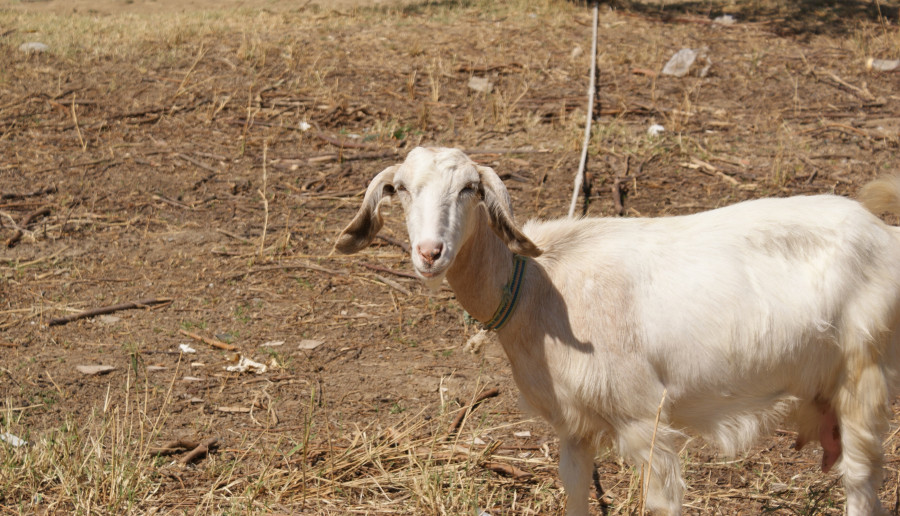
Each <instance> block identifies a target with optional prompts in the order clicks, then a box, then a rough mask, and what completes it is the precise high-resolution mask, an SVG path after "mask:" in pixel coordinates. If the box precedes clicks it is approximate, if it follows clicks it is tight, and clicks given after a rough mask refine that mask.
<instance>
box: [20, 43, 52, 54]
mask: <svg viewBox="0 0 900 516" xmlns="http://www.w3.org/2000/svg"><path fill="white" fill-rule="evenodd" d="M48 50H50V47H48V46H47V45H46V44H45V43H41V42H40V41H29V42H27V43H22V44H21V45H19V52H24V53H26V54H43V53H44V52H46V51H48Z"/></svg>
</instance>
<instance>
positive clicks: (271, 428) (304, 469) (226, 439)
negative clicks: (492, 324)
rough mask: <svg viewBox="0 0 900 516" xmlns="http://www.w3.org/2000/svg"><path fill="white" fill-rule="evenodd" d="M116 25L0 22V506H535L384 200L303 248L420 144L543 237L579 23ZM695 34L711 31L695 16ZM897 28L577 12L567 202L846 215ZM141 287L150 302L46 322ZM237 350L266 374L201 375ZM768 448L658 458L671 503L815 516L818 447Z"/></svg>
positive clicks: (877, 146)
mask: <svg viewBox="0 0 900 516" xmlns="http://www.w3.org/2000/svg"><path fill="white" fill-rule="evenodd" d="M123 4H124V5H125V6H126V7H123V8H122V9H120V10H114V11H113V12H106V11H102V10H98V11H91V10H86V11H85V10H81V11H78V12H77V13H74V14H73V13H64V14H56V13H55V12H54V11H53V10H52V9H51V10H47V9H39V7H41V4H35V5H31V4H28V3H18V2H6V3H4V4H0V244H2V247H0V303H2V304H0V409H2V410H0V434H3V435H4V438H5V441H0V514H34V513H40V514H69V513H80V514H123V513H131V514H171V513H175V514H208V513H226V514H237V513H241V514H243V513H260V514H351V513H352V514H382V513H398V514H479V512H480V511H482V510H484V511H486V512H487V513H489V514H492V515H497V514H557V513H559V512H561V511H562V510H563V508H564V496H563V495H562V490H561V488H560V485H559V482H558V480H557V476H556V467H555V464H556V460H557V458H558V456H557V442H556V439H555V438H554V436H553V433H552V432H551V430H550V429H549V427H547V426H546V425H545V424H543V423H542V422H540V421H536V420H533V419H531V418H530V417H529V416H527V415H525V414H522V413H521V412H520V411H519V410H518V408H517V403H516V398H517V395H516V389H515V386H514V385H513V384H512V381H511V379H510V373H509V369H508V365H507V363H506V359H505V357H503V356H502V352H501V350H500V349H499V347H498V346H496V345H489V346H487V348H486V350H485V351H484V352H483V353H482V354H478V355H472V354H469V353H467V352H465V351H463V349H462V347H463V344H464V343H465V342H466V340H467V338H468V337H469V336H471V335H472V334H473V333H474V329H473V328H471V327H467V326H466V325H465V322H464V318H463V313H462V311H461V309H460V307H459V305H458V304H457V303H456V302H455V301H454V298H453V295H452V293H451V292H450V291H449V290H447V289H444V290H442V291H441V292H439V293H437V294H429V293H427V292H425V291H423V290H422V289H421V287H420V286H419V285H418V284H417V283H416V281H415V280H413V279H410V278H408V277H406V276H404V275H403V274H405V273H409V272H410V270H411V268H410V265H409V261H408V259H407V256H406V252H405V251H404V250H403V249H402V247H403V245H405V234H404V229H403V224H402V220H401V215H402V214H401V213H400V210H399V209H397V208H393V209H390V210H388V211H389V212H390V213H389V214H388V226H387V228H386V230H385V231H384V233H383V234H385V235H386V236H387V237H388V238H387V239H385V240H379V241H378V242H377V244H376V245H375V246H374V247H372V248H371V249H369V250H368V251H366V252H365V253H364V254H362V255H359V256H355V257H344V256H337V255H332V253H331V246H332V244H333V241H334V238H335V236H336V235H337V233H338V231H339V230H340V229H341V228H342V227H343V225H344V224H345V223H346V222H347V221H349V219H350V218H351V216H352V214H353V213H354V212H355V209H356V207H357V205H358V203H359V201H360V199H361V193H362V191H363V189H364V187H365V185H366V184H367V181H368V179H369V178H371V177H372V176H373V175H374V174H375V173H377V172H378V171H380V170H381V169H383V168H384V167H385V166H387V165H389V164H393V163H395V162H397V161H399V160H401V159H402V158H403V156H404V155H405V153H406V152H407V151H408V150H409V149H411V148H412V147H414V146H416V145H418V144H440V145H447V146H457V147H461V148H465V149H468V150H469V152H470V153H472V155H473V157H474V158H475V159H476V160H478V161H479V162H481V163H484V164H488V165H490V166H492V167H494V168H495V169H496V170H497V171H498V172H499V173H500V174H501V175H503V177H504V179H505V181H506V184H507V187H508V188H509V189H510V191H511V194H512V196H513V201H514V206H515V209H516V212H517V215H518V217H519V219H520V220H523V219H526V218H531V217H556V216H563V215H564V214H565V212H566V210H567V206H568V202H569V198H570V195H571V181H572V178H573V176H574V171H575V170H576V168H577V163H578V154H579V147H580V142H581V139H582V131H583V123H584V116H585V107H584V106H585V104H586V99H585V92H586V89H587V88H586V87H587V82H588V77H587V76H588V73H587V72H588V69H589V57H588V55H587V54H588V53H589V52H588V51H589V49H590V33H591V27H590V24H591V14H590V10H589V9H587V8H586V7H584V6H582V5H578V4H574V3H567V2H563V1H558V0H544V1H540V0H534V1H525V0H518V1H511V2H503V3H494V2H487V1H478V0H475V1H471V2H465V1H462V2H432V3H422V4H418V3H411V4H410V5H407V6H405V7H394V8H387V7H375V8H366V7H358V8H353V9H349V10H348V9H345V10H342V11H331V10H327V9H323V8H321V7H317V6H315V5H312V4H306V5H299V4H298V5H297V6H285V5H284V4H283V3H282V4H279V5H278V6H277V8H276V7H273V4H266V3H265V2H258V5H257V8H250V7H248V6H247V5H252V4H247V5H245V6H244V7H242V8H240V9H237V10H227V11H226V10H204V9H199V8H198V9H199V10H180V11H171V12H170V11H166V10H160V11H157V12H140V13H138V14H133V13H131V12H129V10H128V8H127V5H128V4H126V3H124V2H123ZM878 9H880V12H881V15H882V16H881V17H880V16H879V11H878ZM723 13H729V14H732V15H733V16H734V17H735V18H736V20H737V23H735V24H734V25H730V26H722V25H719V24H714V23H712V19H713V18H715V17H716V16H718V15H720V14H723ZM896 14H897V8H896V5H895V4H890V3H888V4H876V3H872V4H870V3H855V2H846V1H841V2H837V3H830V4H825V5H820V4H817V3H810V2H802V3H789V4H787V5H780V4H776V3H774V2H773V3H767V2H766V1H765V0H757V1H753V2H749V1H748V2H745V3H739V4H731V3H728V4H726V3H718V2H716V1H710V2H708V3H702V4H701V3H696V4H695V3H684V4H679V3H674V4H673V3H668V4H667V5H665V6H664V7H662V6H654V5H647V4H632V5H629V6H626V7H620V8H617V9H610V8H608V7H603V8H601V13H600V41H599V57H598V65H599V71H598V96H597V99H598V105H597V106H596V110H595V121H596V122H595V124H596V125H595V128H594V131H593V136H592V139H591V143H590V161H589V166H588V172H589V189H590V197H589V203H588V205H587V206H586V212H587V213H588V214H590V215H602V216H617V215H619V213H621V214H622V215H624V216H629V217H630V216H657V215H659V216H671V215H679V214H686V213H692V212H696V211H700V210H706V209H710V208H715V207H717V206H722V205H726V204H730V203H734V202H737V201H740V200H743V199H749V198H755V197H762V196H786V195H792V194H812V193H819V192H835V193H838V194H841V195H853V194H854V192H855V191H856V190H857V188H858V187H859V186H860V185H861V184H863V183H864V182H866V181H868V180H870V179H871V178H873V177H875V176H876V175H878V174H879V173H883V172H886V171H894V170H897V169H898V157H897V147H898V141H900V137H898V128H900V108H898V100H900V97H898V94H897V88H896V86H897V84H898V80H900V75H898V74H897V73H879V72H872V71H868V70H867V69H866V66H865V63H866V59H867V58H869V57H875V58H890V59H894V58H898V57H900V37H898V33H897V26H896ZM28 41H41V42H44V43H46V44H48V45H49V50H48V51H47V52H45V53H41V54H25V53H22V52H20V51H19V50H18V47H19V45H20V44H22V43H24V42H28ZM682 47H691V48H700V47H707V48H708V52H707V53H708V56H709V60H710V62H711V67H710V69H709V73H708V75H707V76H705V77H698V76H696V75H689V76H687V77H684V78H673V77H664V76H658V74H657V72H659V70H660V69H661V68H662V66H663V64H664V63H665V62H666V60H668V58H669V57H670V56H671V55H672V54H673V53H674V52H675V51H677V50H678V49H680V48H682ZM472 77H478V78H486V79H488V80H489V81H490V83H491V84H492V89H491V91H489V92H478V91H475V90H472V89H470V88H469V87H468V84H469V80H470V79H471V78H472ZM653 123H656V124H661V125H663V126H664V127H665V132H664V133H662V134H661V135H660V136H659V137H656V138H652V137H649V136H648V135H647V129H648V127H649V126H650V125H651V124H653ZM306 124H308V125H309V128H308V129H306V130H303V129H304V128H305V127H306ZM623 177H624V178H625V179H624V180H622V178H623ZM617 178H619V179H620V180H619V181H616V179H617ZM613 190H616V191H618V192H619V195H620V197H621V198H622V199H623V205H622V206H621V208H620V207H618V206H617V205H616V203H615V201H614V195H613ZM691 295H703V293H702V292H696V293H691ZM148 299H152V300H157V301H163V302H162V303H160V304H156V305H153V306H146V307H142V308H139V309H132V310H126V311H118V312H115V313H113V314H109V315H106V316H102V317H93V318H86V319H79V320H75V321H72V322H69V323H68V324H59V325H53V326H50V325H48V323H49V322H50V321H51V320H52V319H54V318H58V317H63V316H67V315H73V314H77V313H79V312H82V311H84V310H88V309H92V308H98V307H103V306H109V305H114V304H117V303H125V302H146V300H148ZM188 334H192V335H193V336H190V335H188ZM198 337H203V338H205V339H207V340H206V341H202V340H198ZM210 342H212V343H213V344H215V345H217V346H220V347H215V346H214V345H211V344H210ZM278 343H280V344H278ZM183 344H187V345H189V346H191V347H193V348H194V349H195V350H196V353H183V352H181V351H180V346H181V345H183ZM222 347H227V348H230V349H221V348H222ZM303 348H310V349H303ZM241 356H243V357H247V358H250V359H253V360H255V361H257V362H259V363H262V364H264V365H266V366H267V370H266V371H265V372H264V373H260V374H257V373H254V372H253V371H248V372H244V373H240V372H231V371H227V370H226V369H225V367H227V366H231V365H234V364H235V362H236V361H237V360H238V358H239V357H241ZM85 365H93V366H96V365H103V366H112V367H114V369H112V370H111V371H110V372H108V373H106V374H85V373H83V372H81V371H79V369H78V366H85ZM492 389H496V390H497V392H498V393H499V394H498V395H497V396H495V397H490V398H486V399H484V400H483V401H482V402H481V403H480V404H477V405H476V406H475V407H474V408H473V409H472V410H471V411H470V412H468V413H467V412H465V408H466V407H471V406H472V405H473V401H474V400H476V399H478V398H479V396H482V395H483V394H484V393H485V392H488V391H491V390H492ZM459 414H468V415H467V416H466V417H465V419H464V420H463V421H462V422H461V423H460V421H459V419H458V417H457V416H458V415H459ZM898 423H900V418H898V420H897V421H895V422H894V425H893V426H892V428H896V427H897V424H898ZM10 435H15V436H18V437H20V438H22V439H24V440H26V441H28V443H29V444H27V445H24V446H18V447H16V446H13V445H12V444H11V442H10V441H12V438H11V437H10ZM204 442H206V443H209V444H210V446H209V452H208V453H195V454H193V455H192V456H188V453H189V452H190V451H191V450H192V449H193V448H194V446H196V445H198V444H203V443H204ZM792 443H793V434H792V430H791V429H790V428H784V429H781V430H779V432H777V434H776V435H774V436H772V437H770V438H767V439H765V440H762V441H761V442H760V443H759V445H758V446H757V447H756V448H754V449H753V450H751V451H750V452H749V453H747V454H746V455H745V456H741V457H736V458H729V457H721V456H719V455H717V454H716V452H715V450H713V449H711V448H710V447H708V446H707V445H706V444H704V443H703V442H702V441H699V440H691V441H689V442H687V443H686V446H685V449H684V452H683V457H684V460H685V473H686V477H687V480H688V482H689V491H688V493H687V496H686V500H685V503H686V511H687V512H688V513H689V514H753V513H763V512H771V513H775V514H840V513H841V509H842V503H843V498H842V493H841V490H840V488H839V479H838V478H836V477H835V475H834V474H830V475H823V474H822V473H821V472H820V471H819V469H818V462H819V460H820V459H819V457H820V454H821V452H820V451H819V450H818V449H814V448H815V447H813V446H809V447H807V449H805V450H803V451H802V452H796V451H794V450H793V449H792V447H791V445H792ZM898 444H900V438H897V437H894V436H891V437H890V438H888V440H887V441H886V445H885V446H886V451H887V475H886V477H887V481H886V484H885V487H884V490H883V491H882V500H883V501H884V502H885V504H887V505H888V506H889V507H895V506H896V504H897V499H898V495H897V491H898V488H900V482H898V478H900V469H898V461H900V452H898V450H897V447H898ZM199 451H200V452H202V451H203V450H199ZM597 466H598V479H599V483H600V484H601V485H602V487H603V489H604V490H605V491H606V493H605V494H604V495H603V496H601V497H598V498H599V499H597V500H594V501H593V502H592V504H593V509H594V510H595V511H596V512H597V513H598V514H599V513H608V514H633V513H639V512H640V510H641V506H640V499H641V497H640V492H639V472H636V471H634V470H633V469H632V468H631V467H630V466H629V465H627V464H623V463H621V462H618V461H617V460H616V459H615V458H614V456H609V455H600V456H598V459H597Z"/></svg>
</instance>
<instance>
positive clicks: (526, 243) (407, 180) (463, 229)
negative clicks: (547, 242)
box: [335, 147, 540, 287]
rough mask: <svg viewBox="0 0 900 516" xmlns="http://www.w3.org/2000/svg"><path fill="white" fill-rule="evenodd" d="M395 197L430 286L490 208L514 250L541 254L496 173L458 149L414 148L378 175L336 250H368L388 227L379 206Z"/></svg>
mask: <svg viewBox="0 0 900 516" xmlns="http://www.w3.org/2000/svg"><path fill="white" fill-rule="evenodd" d="M392 195H393V196H397V197H399V198H400V201H401V202H402V203H403V209H404V211H405V212H406V226H407V229H408V231H409V241H410V245H411V253H412V262H413V266H414V267H415V269H416V273H417V274H418V275H419V276H420V277H421V278H422V280H423V281H424V282H425V283H426V285H428V286H431V287H436V286H437V285H439V284H440V282H441V280H442V279H443V278H444V275H445V274H446V273H447V270H448V269H449V268H450V266H451V264H452V263H453V260H454V259H455V258H456V256H457V253H458V252H459V250H460V249H461V248H462V247H463V245H465V243H466V241H467V240H468V239H469V237H471V235H472V233H473V232H474V231H475V226H476V224H477V221H478V220H479V216H478V215H479V210H482V209H484V208H487V214H488V215H489V217H488V218H489V220H490V223H491V226H492V227H493V229H494V231H495V233H496V234H497V235H498V236H500V238H502V239H503V240H504V241H505V242H506V244H507V245H508V246H509V248H510V249H511V250H513V251H514V252H518V253H520V254H526V255H529V256H537V255H539V254H540V250H539V249H538V248H537V247H536V246H535V245H534V244H533V243H532V242H531V241H530V240H529V239H528V238H527V237H525V235H523V234H522V233H521V232H520V231H519V230H518V228H516V227H515V225H514V223H513V221H512V215H511V210H510V202H509V194H508V193H507V191H506V188H505V187H504V186H503V182H502V181H500V178H499V177H497V174H495V173H494V171H493V170H491V169H490V168H488V167H482V166H479V165H477V164H475V163H474V162H473V161H472V160H470V159H469V158H468V156H466V155H465V154H463V153H462V151H459V150H457V149H434V148H422V147H418V148H416V149H413V150H412V151H411V152H410V153H409V155H408V156H407V157H406V161H404V162H403V163H402V164H400V165H394V166H392V167H388V168H387V169H385V170H383V171H382V172H381V173H380V174H378V175H377V176H375V178H374V179H373V180H372V182H371V183H370V184H369V187H368V189H367V190H366V196H365V198H364V199H363V204H362V206H361V207H360V209H359V212H358V213H357V214H356V217H355V218H354V219H353V221H352V222H350V224H349V225H348V226H347V227H346V228H345V229H344V231H343V232H341V235H340V236H339V237H338V241H337V243H336V244H335V248H336V249H337V250H338V251H340V252H343V253H354V252H356V251H359V250H360V249H363V248H364V247H366V246H368V245H369V243H371V241H372V239H373V238H375V235H376V234H377V233H378V230H379V229H381V226H382V224H383V221H382V219H381V215H380V213H379V205H380V203H381V201H382V199H384V198H385V197H387V196H392ZM482 206H483V207H484V208H483V207H482Z"/></svg>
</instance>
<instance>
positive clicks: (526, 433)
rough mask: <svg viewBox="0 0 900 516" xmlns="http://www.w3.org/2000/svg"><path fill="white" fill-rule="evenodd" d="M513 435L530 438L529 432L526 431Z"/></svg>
mask: <svg viewBox="0 0 900 516" xmlns="http://www.w3.org/2000/svg"><path fill="white" fill-rule="evenodd" d="M513 435H514V436H516V437H523V438H524V437H531V432H529V431H528V430H523V431H521V432H513Z"/></svg>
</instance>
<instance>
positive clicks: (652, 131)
mask: <svg viewBox="0 0 900 516" xmlns="http://www.w3.org/2000/svg"><path fill="white" fill-rule="evenodd" d="M665 130H666V128H665V127H663V126H661V125H659V124H653V125H651V126H650V127H648V128H647V134H648V135H649V136H652V137H656V136H659V135H660V134H662V133H663V132H665Z"/></svg>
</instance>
